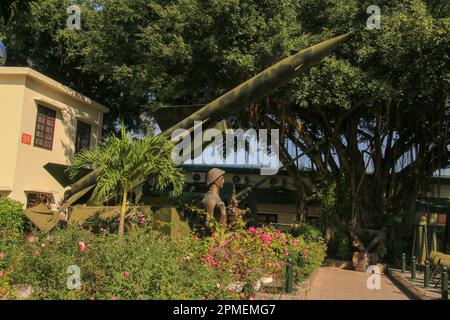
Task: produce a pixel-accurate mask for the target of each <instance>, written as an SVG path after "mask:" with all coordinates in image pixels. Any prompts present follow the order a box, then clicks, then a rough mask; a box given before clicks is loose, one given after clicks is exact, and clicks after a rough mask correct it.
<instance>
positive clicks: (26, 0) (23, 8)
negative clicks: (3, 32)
mask: <svg viewBox="0 0 450 320" xmlns="http://www.w3.org/2000/svg"><path fill="white" fill-rule="evenodd" d="M34 5H36V0H3V1H2V2H1V3H0V19H2V20H3V23H4V24H5V25H7V24H8V22H9V21H10V19H11V18H12V17H15V16H18V15H22V16H25V15H27V14H29V13H30V12H31V10H32V7H33V6H34Z"/></svg>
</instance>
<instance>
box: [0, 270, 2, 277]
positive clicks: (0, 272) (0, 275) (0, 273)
mask: <svg viewBox="0 0 450 320" xmlns="http://www.w3.org/2000/svg"><path fill="white" fill-rule="evenodd" d="M2 277H3V270H0V278H2Z"/></svg>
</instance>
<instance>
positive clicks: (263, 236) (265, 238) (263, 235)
mask: <svg viewBox="0 0 450 320" xmlns="http://www.w3.org/2000/svg"><path fill="white" fill-rule="evenodd" d="M260 238H261V239H262V240H263V241H264V242H265V243H269V242H270V241H272V237H271V236H270V234H267V233H261V235H260Z"/></svg>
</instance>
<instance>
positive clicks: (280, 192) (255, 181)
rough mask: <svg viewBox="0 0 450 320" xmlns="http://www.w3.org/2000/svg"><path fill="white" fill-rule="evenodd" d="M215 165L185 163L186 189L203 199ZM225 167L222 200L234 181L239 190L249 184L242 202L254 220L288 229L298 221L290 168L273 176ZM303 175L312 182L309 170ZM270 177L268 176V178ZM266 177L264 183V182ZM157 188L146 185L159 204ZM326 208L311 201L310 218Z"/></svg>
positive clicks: (146, 200) (151, 198)
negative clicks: (249, 190) (289, 172)
mask: <svg viewBox="0 0 450 320" xmlns="http://www.w3.org/2000/svg"><path fill="white" fill-rule="evenodd" d="M211 168H212V167H211V166H205V165H183V169H184V172H185V179H186V180H185V181H186V187H185V188H186V190H193V192H194V193H195V194H197V196H198V199H199V200H200V199H201V197H202V195H203V194H204V193H205V192H206V191H207V187H206V173H207V172H208V170H210V169H211ZM218 168H220V169H222V170H225V172H226V173H225V187H224V189H223V190H222V192H221V196H222V199H223V200H224V201H225V202H227V201H228V200H229V199H230V197H231V194H232V186H233V184H234V187H235V191H236V193H239V192H240V191H242V190H244V189H245V188H247V187H252V188H253V190H252V191H251V192H250V193H248V196H247V197H246V198H245V199H244V200H242V201H241V205H242V206H243V207H246V208H249V209H251V217H250V218H251V220H252V221H253V222H254V223H258V224H275V225H277V226H278V227H279V228H280V229H282V230H288V229H290V228H291V225H292V224H293V223H295V222H296V218H297V211H298V208H299V205H300V201H301V200H300V198H299V196H298V194H297V189H296V187H295V185H294V179H293V178H292V177H290V176H289V174H288V173H287V172H286V171H279V172H278V173H277V174H276V175H273V176H261V174H260V169H259V168H246V167H238V166H219V167H218ZM301 176H302V177H303V182H304V183H305V184H306V185H311V183H312V181H311V177H310V172H309V171H302V172H301ZM266 178H267V179H266ZM263 180H265V181H264V182H263V183H261V184H260V182H261V181H263ZM157 193H158V192H157V191H156V190H153V189H152V188H151V186H150V185H146V186H144V190H143V194H144V203H149V204H154V203H158V202H159V201H160V199H159V198H158V197H157ZM321 214H322V208H320V207H319V206H316V205H313V204H308V205H307V207H306V215H307V218H308V221H310V222H311V220H314V219H318V218H320V215H321Z"/></svg>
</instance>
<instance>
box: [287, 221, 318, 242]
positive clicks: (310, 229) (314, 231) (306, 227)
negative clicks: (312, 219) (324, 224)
mask: <svg viewBox="0 0 450 320" xmlns="http://www.w3.org/2000/svg"><path fill="white" fill-rule="evenodd" d="M291 234H292V235H293V236H294V237H298V236H302V237H303V239H305V240H307V241H322V240H323V237H322V232H321V231H320V229H319V228H317V227H315V226H312V225H310V224H307V223H302V224H300V226H299V227H296V228H293V229H292V230H291Z"/></svg>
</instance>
